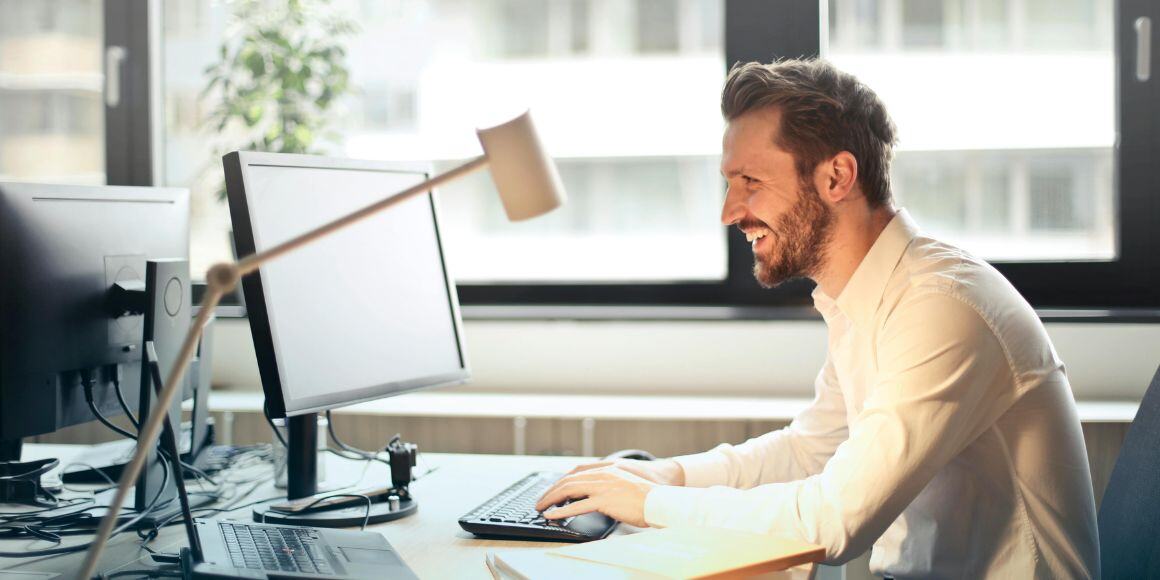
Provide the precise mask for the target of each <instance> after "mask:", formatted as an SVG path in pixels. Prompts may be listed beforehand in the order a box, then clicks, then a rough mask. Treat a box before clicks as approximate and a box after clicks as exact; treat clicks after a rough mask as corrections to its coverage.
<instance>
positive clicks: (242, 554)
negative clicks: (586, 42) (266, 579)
mask: <svg viewBox="0 0 1160 580" xmlns="http://www.w3.org/2000/svg"><path fill="white" fill-rule="evenodd" d="M219 525H220V526H221V531H222V537H223V538H224V539H225V542H226V548H227V549H228V550H229V553H230V559H231V560H232V562H233V565H234V567H236V568H250V569H254V570H277V571H280V572H305V573H308V574H329V575H333V574H334V573H335V572H334V569H333V568H332V567H331V566H330V562H329V561H327V559H326V554H325V553H324V551H323V549H322V541H321V537H320V536H319V535H318V532H317V531H316V530H313V529H310V528H285V527H276V526H262V525H250V524H241V523H236V522H221V523H220V524H219Z"/></svg>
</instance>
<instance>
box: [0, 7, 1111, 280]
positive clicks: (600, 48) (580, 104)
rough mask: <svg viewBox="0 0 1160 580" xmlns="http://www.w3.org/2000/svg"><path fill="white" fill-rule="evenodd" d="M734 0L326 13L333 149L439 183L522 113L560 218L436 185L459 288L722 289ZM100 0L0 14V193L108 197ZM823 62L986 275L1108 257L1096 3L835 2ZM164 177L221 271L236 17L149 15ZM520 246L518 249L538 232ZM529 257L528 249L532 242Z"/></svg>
mask: <svg viewBox="0 0 1160 580" xmlns="http://www.w3.org/2000/svg"><path fill="white" fill-rule="evenodd" d="M723 1H724V0H470V1H469V0H362V1H359V0H334V1H333V2H332V3H331V5H330V10H329V12H335V13H341V14H345V15H346V16H348V17H350V18H351V19H352V20H354V21H355V22H356V23H357V25H358V31H357V32H356V33H355V34H353V35H352V36H351V37H350V38H349V42H348V45H347V56H346V59H347V64H348V66H349V68H350V71H351V84H352V87H353V90H352V91H351V93H350V94H349V95H348V96H346V97H345V98H344V99H343V102H342V103H341V106H339V107H337V108H336V112H335V113H334V114H333V119H332V121H333V123H332V124H331V126H330V129H331V133H332V134H331V135H330V136H329V137H328V138H327V139H325V140H324V143H323V146H324V149H325V151H326V152H328V153H330V154H334V155H341V156H350V157H361V158H373V159H394V160H422V161H431V162H434V163H435V165H436V166H437V167H446V166H448V165H450V164H452V163H455V162H456V161H459V160H462V159H465V158H468V157H471V156H473V155H476V154H478V153H479V149H478V145H477V144H476V143H475V137H474V129H475V128H476V127H477V126H481V125H485V124H488V123H490V122H495V121H499V120H501V119H503V118H504V117H505V116H507V115H509V114H515V113H518V112H520V111H521V110H522V109H523V108H525V107H531V108H532V110H533V111H534V114H535V116H536V119H537V121H538V122H539V124H540V127H541V130H542V133H543V135H544V138H545V140H546V141H547V144H548V147H549V149H550V150H551V151H552V153H553V154H554V155H555V156H557V157H558V160H559V165H560V170H561V173H562V176H563V178H564V181H565V185H566V187H567V189H568V191H569V193H570V195H571V203H570V205H568V206H567V207H566V208H565V210H564V211H562V212H559V213H558V214H556V215H553V216H551V217H550V219H545V220H537V221H536V222H534V223H529V224H508V223H506V220H504V219H503V218H502V214H501V209H500V207H499V203H498V199H497V198H496V197H495V196H492V195H470V194H462V195H461V193H464V192H463V191H462V190H464V189H472V188H487V187H489V186H490V185H489V182H488V177H487V176H486V174H478V175H476V176H475V178H474V179H471V180H467V181H465V182H463V183H461V184H456V185H454V186H451V187H448V188H446V190H445V191H444V192H443V195H444V196H445V197H446V196H452V195H454V196H456V197H457V198H458V199H456V200H455V203H448V204H445V205H444V206H443V209H444V210H445V215H444V217H445V219H446V220H448V221H449V222H451V223H452V225H451V227H448V228H446V231H447V232H448V235H449V236H450V237H451V238H452V240H453V241H452V246H451V247H452V248H453V254H452V257H453V259H454V262H453V264H452V265H453V267H454V271H455V273H456V275H457V277H458V278H459V279H460V280H463V281H468V282H494V281H498V282H506V281H513V282H523V283H527V282H531V283H535V282H550V281H556V282H560V281H563V282H573V281H575V282H609V281H611V282H633V281H654V282H655V281H689V280H721V279H723V278H725V276H726V270H727V267H726V266H727V264H726V241H725V240H726V238H725V233H724V232H723V229H722V228H721V227H719V224H718V221H717V220H718V214H719V211H720V203H721V200H722V199H723V193H724V191H723V186H724V184H723V182H722V179H721V178H720V176H719V175H718V163H719V155H720V139H721V131H722V128H723V124H722V121H721V119H720V114H719V111H718V96H719V91H720V88H721V84H722V81H723V79H724V76H725V73H726V70H727V67H726V63H725V59H724V48H723V38H722V36H723ZM100 4H101V3H100V2H99V0H0V178H3V179H41V180H50V181H78V182H90V183H100V182H102V181H103V159H104V157H103V155H104V151H103V147H104V145H103V139H102V136H103V131H104V128H103V124H102V114H101V99H102V90H101V89H102V84H103V72H102V69H103V66H102V62H101V61H102V58H101V38H100V35H101V29H102V25H101V9H100ZM825 8H826V10H824V12H825V13H826V14H827V16H826V17H825V18H824V19H823V21H824V23H823V26H825V27H826V29H828V34H823V38H824V39H826V37H828V39H826V40H824V42H823V44H824V45H826V46H824V48H823V53H824V54H826V55H827V56H828V57H829V58H831V59H832V60H833V61H834V62H835V63H836V64H837V65H838V66H839V67H841V68H843V69H845V70H847V71H849V72H852V73H854V74H856V75H858V76H859V78H861V79H862V80H863V81H865V82H866V83H867V84H869V85H870V86H871V87H872V88H873V89H874V90H875V91H876V92H877V93H878V94H879V95H880V96H881V97H882V98H883V99H884V100H885V102H886V103H887V106H888V108H889V109H890V111H891V113H892V115H893V117H894V119H895V121H896V123H897V124H898V127H899V135H900V144H899V151H898V155H897V158H896V162H895V165H894V169H893V183H894V189H895V194H896V196H897V198H898V201H899V203H900V205H902V206H905V207H907V208H908V209H909V210H910V211H911V212H912V213H913V214H914V215H915V216H916V218H917V219H918V220H919V223H920V224H921V225H923V226H924V227H925V228H926V229H928V230H930V231H932V232H933V233H935V234H938V235H941V236H944V237H946V238H948V239H950V240H953V241H957V242H959V243H960V244H962V245H964V246H965V247H967V248H968V249H971V250H972V251H974V252H976V253H978V254H980V255H982V256H984V257H986V258H989V259H992V260H1017V261H1034V260H1058V259H1069V260H1088V259H1108V258H1113V257H1115V255H1116V230H1117V228H1116V223H1115V221H1116V213H1115V196H1114V194H1113V192H1114V191H1115V189H1114V184H1113V175H1114V167H1113V155H1112V146H1113V144H1114V142H1115V107H1116V104H1115V81H1114V68H1113V67H1114V66H1115V56H1114V51H1113V5H1112V0H829V2H828V3H827V4H826V6H825ZM163 10H164V12H163V19H164V20H163V21H164V27H163V34H162V55H163V62H162V70H163V77H162V94H163V103H162V105H163V107H164V118H165V137H164V152H165V158H164V176H162V179H161V180H159V182H161V183H164V184H169V185H180V186H189V187H192V188H193V189H194V194H195V212H196V216H195V226H194V229H195V231H194V246H193V252H194V255H193V262H194V264H193V271H194V272H202V271H204V269H205V267H206V266H207V265H208V264H209V263H210V262H211V261H213V260H217V259H221V258H223V257H227V256H228V255H229V252H230V248H229V243H228V229H229V225H228V216H227V213H226V212H227V210H226V206H225V204H224V203H222V202H220V201H218V200H217V197H216V191H217V190H218V188H219V187H220V163H219V162H218V161H217V159H216V157H215V155H216V154H217V152H218V148H219V147H221V146H223V145H228V141H229V138H230V135H229V134H224V135H223V134H218V133H217V132H216V131H214V130H213V128H211V127H208V126H207V123H206V118H207V116H208V112H209V110H210V109H212V107H213V106H214V101H213V94H212V93H210V94H209V95H208V96H204V97H203V96H202V95H203V91H204V89H205V87H206V84H207V77H206V75H205V73H204V71H205V69H206V67H207V66H209V65H211V64H212V63H214V62H215V61H216V60H217V59H218V58H219V57H220V55H219V49H220V47H221V45H222V43H223V42H225V41H228V40H229V38H230V37H229V34H230V32H229V31H230V26H231V24H230V20H231V18H230V15H231V3H230V2H222V1H216V0H166V1H165V2H164V3H163ZM532 236H534V238H532ZM531 239H534V240H536V241H535V243H529V240H531Z"/></svg>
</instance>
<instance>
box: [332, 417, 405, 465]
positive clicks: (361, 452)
mask: <svg viewBox="0 0 1160 580" xmlns="http://www.w3.org/2000/svg"><path fill="white" fill-rule="evenodd" d="M326 430H327V432H329V433H330V439H331V440H332V441H334V443H335V445H338V446H339V448H340V449H342V450H343V451H346V452H347V453H353V454H354V455H357V456H358V457H360V458H362V459H366V460H375V461H378V462H380V463H385V464H387V465H390V464H391V462H390V461H389V460H386V459H383V458H382V457H379V453H380V452H378V451H367V450H365V449H359V448H357V447H354V446H351V445H347V444H346V443H345V442H344V441H343V440H342V439H340V438H339V437H338V433H336V432H335V431H334V419H333V418H332V417H331V416H330V411H329V410H327V411H326ZM398 437H399V436H398V435H395V438H398ZM393 440H394V439H392V441H393ZM330 451H331V452H332V453H334V454H335V455H338V456H339V457H345V456H344V455H342V454H341V453H337V452H335V451H334V450H330ZM346 458H347V459H354V458H353V457H346Z"/></svg>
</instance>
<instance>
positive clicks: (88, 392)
mask: <svg viewBox="0 0 1160 580" xmlns="http://www.w3.org/2000/svg"><path fill="white" fill-rule="evenodd" d="M85 374H87V373H82V375H85ZM84 380H85V401H86V402H88V404H89V410H90V411H92V413H93V415H94V416H95V417H96V418H97V420H98V421H100V422H101V424H102V425H104V426H106V427H108V428H109V429H112V430H113V431H115V432H117V433H118V434H120V435H122V436H124V437H126V438H128V439H132V440H134V441H136V440H137V436H136V435H134V434H133V433H130V432H128V431H126V430H124V429H122V428H120V427H118V426H116V425H115V424H113V423H112V422H111V421H109V419H108V418H106V417H105V415H104V414H103V413H101V410H100V409H98V408H97V405H96V403H95V402H94V401H93V389H92V381H91V377H89V378H88V379H84ZM119 394H120V391H119V390H118V395H119ZM122 403H123V400H122ZM125 411H126V412H128V408H127V407H126V408H125ZM130 417H131V416H130ZM134 420H135V419H134ZM157 451H158V452H159V453H161V454H162V455H164V456H165V457H169V452H168V450H166V449H162V448H161V447H160V446H159V447H158V448H157ZM178 463H180V464H181V468H182V472H183V473H182V477H184V475H185V474H184V472H186V471H188V472H190V473H192V474H194V475H195V476H197V477H199V478H201V479H204V480H206V481H208V482H210V483H212V484H214V485H217V482H215V481H214V480H213V478H212V477H210V476H209V474H207V473H206V472H204V471H202V470H200V469H198V468H196V467H194V466H192V465H190V464H188V463H186V462H184V461H181V459H180V458H178Z"/></svg>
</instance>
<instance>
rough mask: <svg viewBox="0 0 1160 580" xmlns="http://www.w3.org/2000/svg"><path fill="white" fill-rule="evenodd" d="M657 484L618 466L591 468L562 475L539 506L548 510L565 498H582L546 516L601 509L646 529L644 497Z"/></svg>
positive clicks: (623, 520) (559, 516) (562, 516)
mask: <svg viewBox="0 0 1160 580" xmlns="http://www.w3.org/2000/svg"><path fill="white" fill-rule="evenodd" d="M642 463H645V462H642ZM574 471H575V470H574ZM656 485H657V484H656V483H654V482H652V481H648V480H646V479H644V478H642V477H640V476H638V475H634V474H632V473H629V472H627V471H625V470H623V469H620V468H619V467H617V466H612V465H608V466H605V467H597V468H588V469H585V470H582V471H579V472H577V473H572V474H571V475H566V476H564V477H562V478H560V481H557V482H556V484H555V485H553V486H552V487H551V488H550V489H548V491H546V492H544V495H543V496H542V497H540V501H539V502H538V503H536V509H537V510H539V511H544V510H545V509H547V508H549V507H552V506H553V505H555V504H558V503H561V502H563V501H565V500H569V499H571V500H579V501H573V502H572V503H570V504H568V505H566V506H563V507H558V508H555V509H553V510H551V511H548V512H545V513H544V517H545V518H547V519H550V520H558V519H562V518H567V517H571V516H577V515H580V514H586V513H588V512H600V513H602V514H604V515H606V516H608V517H610V518H612V519H614V520H618V521H622V522H624V523H626V524H629V525H631V526H637V527H640V528H643V527H647V526H648V523H647V522H645V520H644V500H645V498H646V497H647V496H648V492H650V491H652V488H654V487H656ZM581 498H583V499H581Z"/></svg>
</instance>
